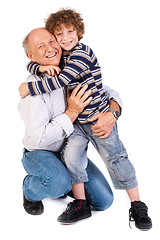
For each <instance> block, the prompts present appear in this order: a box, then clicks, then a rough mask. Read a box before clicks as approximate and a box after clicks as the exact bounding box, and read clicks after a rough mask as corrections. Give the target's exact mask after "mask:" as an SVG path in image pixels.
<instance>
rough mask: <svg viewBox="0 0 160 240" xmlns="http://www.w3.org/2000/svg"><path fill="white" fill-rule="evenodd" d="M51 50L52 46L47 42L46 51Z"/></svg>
mask: <svg viewBox="0 0 160 240" xmlns="http://www.w3.org/2000/svg"><path fill="white" fill-rule="evenodd" d="M52 50H53V47H52V46H51V45H50V44H47V46H46V51H47V52H51V51H52Z"/></svg>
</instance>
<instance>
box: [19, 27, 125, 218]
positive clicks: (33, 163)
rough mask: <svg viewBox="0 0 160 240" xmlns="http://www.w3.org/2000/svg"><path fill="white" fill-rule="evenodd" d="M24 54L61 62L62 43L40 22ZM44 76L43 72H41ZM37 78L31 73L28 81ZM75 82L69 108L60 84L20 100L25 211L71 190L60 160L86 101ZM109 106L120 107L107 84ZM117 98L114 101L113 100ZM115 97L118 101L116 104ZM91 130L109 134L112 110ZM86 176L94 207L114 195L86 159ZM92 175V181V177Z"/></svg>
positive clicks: (101, 207) (32, 211) (108, 202)
mask: <svg viewBox="0 0 160 240" xmlns="http://www.w3.org/2000/svg"><path fill="white" fill-rule="evenodd" d="M23 46H24V48H25V52H26V55H27V57H29V58H30V59H31V57H32V59H33V58H34V61H36V62H38V63H40V64H42V65H56V66H58V65H59V62H60V58H61V48H60V46H59V45H58V43H57V42H56V39H55V38H54V36H53V35H52V34H51V33H49V32H48V31H47V30H46V29H44V28H39V29H35V30H33V31H31V32H30V33H29V34H28V36H27V37H26V38H25V40H24V42H23ZM44 77H45V76H44ZM37 79H39V80H40V79H41V76H39V77H38V76H36V75H31V76H30V77H29V78H28V79H27V81H33V80H37ZM80 88H81V86H80V85H78V86H77V87H76V88H75V89H74V90H73V92H72V94H71V96H70V97H68V108H67V109H66V102H65V101H66V99H65V91H64V89H62V88H61V89H58V90H55V91H53V92H51V93H46V94H42V95H37V96H34V97H31V96H27V97H26V98H24V99H22V100H21V102H20V104H19V111H20V114H21V117H22V119H23V121H24V124H25V129H26V131H25V136H24V139H23V144H24V155H23V158H22V162H23V166H24V168H25V169H26V171H27V173H28V175H27V176H26V178H25V179H24V182H23V193H24V208H25V210H26V211H27V212H28V213H29V214H34V215H38V214H41V213H43V210H44V207H43V203H42V200H43V199H44V198H59V197H61V196H64V195H65V194H67V193H68V192H69V191H70V190H71V183H70V177H69V174H68V172H67V170H66V168H65V167H64V165H63V164H62V162H61V161H60V152H61V151H62V149H63V146H64V143H65V138H66V137H68V136H69V135H70V134H71V133H72V132H73V124H72V123H73V122H74V121H75V119H76V118H77V117H78V115H79V113H80V112H81V111H82V110H83V108H84V107H85V106H87V104H88V103H89V102H90V100H91V98H90V97H89V94H90V91H88V92H87V93H86V94H85V95H84V92H85V91H86V89H87V86H84V87H83V88H82V89H80ZM107 90H108V93H109V98H110V99H111V100H110V102H111V105H110V108H111V109H113V108H114V109H115V110H117V111H120V107H119V105H120V106H121V101H120V99H119V97H118V95H117V93H115V92H114V91H112V90H111V89H109V88H108V89H107ZM113 99H115V101H114V100H113ZM117 102H119V105H118V104H117ZM97 120H98V121H97V123H96V124H95V125H94V126H93V131H94V132H95V134H96V135H97V136H99V137H101V136H107V135H109V134H110V132H111V130H112V128H113V126H114V123H115V121H116V119H115V117H114V115H113V114H111V113H105V114H98V115H97ZM87 172H88V176H89V181H88V182H86V183H85V191H86V197H87V200H88V201H89V202H90V204H91V205H92V206H93V207H94V208H95V209H97V210H104V209H107V208H108V207H109V206H110V205H111V204H112V201H113V194H112V191H111V189H110V186H109V184H108V182H107V180H106V179H105V178H104V176H103V175H102V173H101V172H100V171H99V170H98V169H97V167H96V166H95V165H94V164H93V163H92V162H91V161H89V164H88V167H87ZM95 180H96V181H95Z"/></svg>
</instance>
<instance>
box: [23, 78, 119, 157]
mask: <svg viewBox="0 0 160 240" xmlns="http://www.w3.org/2000/svg"><path fill="white" fill-rule="evenodd" d="M38 80H39V78H38V76H36V75H31V76H30V77H29V78H28V79H27V82H29V81H38ZM104 90H105V91H107V94H108V96H109V98H114V100H115V101H117V103H118V104H119V105H120V107H122V103H121V99H120V97H119V94H118V93H117V92H116V91H114V90H112V89H110V88H109V87H106V86H105V87H104ZM18 109H19V112H20V115H21V118H22V120H23V121H24V124H25V136H24V138H23V144H24V147H25V148H26V149H27V150H29V151H31V150H36V149H43V150H49V151H53V152H59V151H61V150H62V148H63V143H64V139H65V138H66V137H68V136H69V135H70V134H71V133H72V132H73V130H74V127H73V124H72V122H71V120H70V118H69V117H68V116H67V115H66V114H65V113H64V112H65V110H66V98H65V91H64V89H63V88H60V89H57V90H54V91H52V92H50V93H44V94H42V95H36V96H30V95H29V96H27V97H26V98H24V99H22V100H21V101H20V103H19V105H18Z"/></svg>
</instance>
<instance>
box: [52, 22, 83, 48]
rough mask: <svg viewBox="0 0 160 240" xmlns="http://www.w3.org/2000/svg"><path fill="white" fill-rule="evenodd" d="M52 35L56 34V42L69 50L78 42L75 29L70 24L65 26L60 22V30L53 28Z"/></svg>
mask: <svg viewBox="0 0 160 240" xmlns="http://www.w3.org/2000/svg"><path fill="white" fill-rule="evenodd" d="M54 35H55V36H56V39H57V42H58V43H59V44H60V46H61V47H62V48H63V49H64V50H67V51H69V50H71V49H72V48H74V47H75V46H76V45H77V43H78V35H77V31H76V30H75V29H74V28H73V26H72V25H71V26H69V27H66V26H65V24H62V25H61V28H60V30H55V32H54Z"/></svg>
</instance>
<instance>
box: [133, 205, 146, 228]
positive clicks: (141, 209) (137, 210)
mask: <svg viewBox="0 0 160 240" xmlns="http://www.w3.org/2000/svg"><path fill="white" fill-rule="evenodd" d="M134 212H135V213H136V214H137V216H138V218H139V219H141V218H148V208H147V206H145V207H139V208H130V209H129V227H130V228H131V224H130V223H131V222H134V218H133V213H134Z"/></svg>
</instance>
